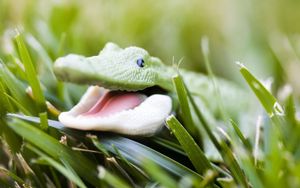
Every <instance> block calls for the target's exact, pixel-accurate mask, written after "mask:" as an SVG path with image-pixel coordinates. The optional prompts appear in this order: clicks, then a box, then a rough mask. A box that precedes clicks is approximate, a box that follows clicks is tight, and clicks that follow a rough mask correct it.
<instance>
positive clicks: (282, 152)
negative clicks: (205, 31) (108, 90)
mask: <svg viewBox="0 0 300 188" xmlns="http://www.w3.org/2000/svg"><path fill="white" fill-rule="evenodd" d="M32 37H33V36H30V35H17V36H16V38H15V39H14V41H13V42H15V43H16V47H15V48H14V51H13V53H11V54H9V60H6V61H5V62H1V69H0V102H1V106H2V108H1V109H0V113H1V124H0V127H1V129H0V133H1V146H2V147H1V148H2V149H1V150H0V156H1V160H2V159H3V161H6V162H5V163H4V164H5V165H3V166H1V168H0V186H1V187H2V186H3V187H9V186H14V185H18V186H21V187H47V186H48V187H66V186H74V187H76V186H77V187H80V188H82V187H91V186H95V187H102V186H104V187H109V186H112V187H236V186H241V187H258V188H259V187H283V186H289V187H297V186H300V174H299V171H300V169H299V167H300V161H299V147H298V146H297V143H299V139H300V135H299V134H300V129H299V122H298V120H297V119H296V116H295V114H296V111H295V104H294V101H293V97H292V94H289V95H287V97H286V99H285V102H284V104H283V106H284V108H282V107H281V105H280V104H279V102H278V101H277V99H276V97H275V96H273V95H272V94H271V93H270V92H269V91H268V90H267V89H266V88H265V86H264V85H263V84H262V83H261V82H260V81H259V80H257V79H256V78H255V77H254V76H253V75H252V74H251V73H250V72H249V70H248V69H247V68H246V67H244V66H240V72H241V74H242V76H243V77H244V78H245V80H246V82H247V83H248V85H249V87H250V88H251V89H252V91H253V92H254V94H255V95H256V96H257V98H258V101H259V102H260V103H261V106H262V107H263V108H264V109H265V113H263V114H261V115H262V116H263V117H264V121H263V122H262V124H261V125H260V126H261V127H262V128H263V133H262V134H258V133H259V131H257V135H256V136H257V140H258V144H255V143H252V142H249V140H247V139H248V138H246V137H245V135H243V134H242V132H241V131H240V130H239V126H238V125H237V124H236V123H235V122H233V121H231V124H232V126H229V130H232V132H233V134H230V135H231V137H230V138H228V137H226V134H227V133H226V132H225V131H223V132H220V133H216V132H213V130H211V129H210V126H209V125H208V123H207V121H206V120H205V118H204V116H203V115H202V112H201V111H200V109H198V108H197V107H196V105H195V102H194V101H193V98H192V97H191V95H190V93H189V91H188V90H186V88H185V84H184V83H183V81H182V79H181V77H180V75H175V77H174V80H173V81H174V85H175V88H176V90H177V95H178V99H179V102H180V106H181V109H180V110H181V112H182V115H183V116H182V117H180V118H179V119H182V120H183V121H182V122H180V121H178V119H177V118H176V117H174V116H170V117H169V118H168V119H167V120H166V123H167V125H168V127H169V128H170V132H173V135H169V136H168V137H152V138H145V139H136V138H126V137H124V136H120V135H114V134H108V133H96V132H83V131H76V130H70V129H66V128H64V127H63V126H61V124H60V123H59V122H57V121H55V119H56V118H57V113H52V112H53V111H51V110H50V111H49V110H47V102H46V101H49V102H51V103H52V104H53V105H54V106H56V107H57V108H58V109H60V110H64V109H67V108H68V107H69V105H72V101H76V100H78V97H79V96H80V95H78V96H77V98H75V99H72V98H73V97H74V96H71V95H69V93H72V91H73V90H74V87H77V88H75V89H78V86H73V85H69V84H64V83H59V82H58V81H57V80H56V79H55V77H53V75H52V70H51V66H49V65H47V64H46V63H45V62H49V59H51V58H50V57H49V56H48V54H47V52H46V50H44V48H43V47H42V45H41V44H39V43H38V40H34V41H35V45H34V44H33V43H32V41H33V39H34V38H32ZM28 46H29V47H28ZM33 46H35V47H36V48H33ZM33 51H34V52H35V53H30V52H33ZM34 54H35V55H34ZM33 59H41V61H40V62H41V63H40V64H38V63H34V62H37V61H35V60H33ZM36 72H39V73H40V72H46V73H47V74H36ZM179 72H180V71H179ZM211 75H212V77H213V74H211ZM214 84H215V83H214ZM215 85H216V87H217V84H215ZM29 86H30V88H31V90H30V89H28V87H29ZM75 97H76V96H75ZM220 100H221V99H220ZM48 107H49V104H48ZM48 109H49V108H48ZM191 112H195V114H196V116H197V118H198V119H199V121H200V122H201V124H199V125H198V124H195V123H194V122H193V119H192V118H191ZM20 113H22V114H24V115H28V116H24V115H18V114H20ZM224 114H226V112H224ZM256 118H257V117H253V119H256ZM224 119H225V121H228V122H223V124H226V125H230V122H229V120H226V118H224ZM200 126H203V128H204V130H205V131H206V132H205V134H207V135H208V136H209V139H210V140H211V141H212V143H213V144H214V145H215V147H216V148H217V151H218V152H219V154H220V156H221V157H222V159H221V161H220V162H215V161H210V160H209V159H208V158H207V157H206V156H205V153H204V152H203V150H202V149H201V146H200V145H198V142H197V139H199V137H198V135H197V134H194V133H195V132H197V131H199V130H201V128H200ZM253 126H254V125H253ZM224 135H225V136H224ZM254 151H260V155H259V156H257V155H255V152H254ZM188 161H190V162H188Z"/></svg>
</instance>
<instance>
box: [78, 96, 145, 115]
mask: <svg viewBox="0 0 300 188" xmlns="http://www.w3.org/2000/svg"><path fill="white" fill-rule="evenodd" d="M145 98H146V96H145V95H143V94H139V93H130V92H116V91H109V92H106V93H104V94H103V95H102V96H101V97H100V98H99V100H98V101H97V102H96V104H95V105H94V106H92V107H91V108H90V109H89V110H88V111H87V112H85V113H83V114H81V115H83V116H102V117H103V116H108V115H112V114H115V113H117V112H121V111H124V110H129V109H133V108H134V107H136V106H138V105H140V104H141V103H142V102H143V101H144V99H145Z"/></svg>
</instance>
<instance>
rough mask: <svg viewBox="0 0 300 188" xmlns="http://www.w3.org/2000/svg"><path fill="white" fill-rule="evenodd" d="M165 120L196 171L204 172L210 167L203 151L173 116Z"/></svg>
mask: <svg viewBox="0 0 300 188" xmlns="http://www.w3.org/2000/svg"><path fill="white" fill-rule="evenodd" d="M166 122H167V125H168V126H169V127H170V129H171V130H172V132H173V133H174V135H175V136H176V138H177V139H178V141H179V143H180V144H181V146H182V148H183V149H184V151H185V152H186V153H187V156H188V157H189V159H190V160H191V162H192V164H193V165H194V167H195V168H196V170H197V172H199V173H200V174H204V173H205V172H206V171H207V170H208V169H212V166H211V165H210V162H209V160H208V159H207V158H206V157H205V155H204V153H203V151H202V150H201V149H200V147H199V146H198V145H197V144H196V142H195V141H194V139H193V138H192V137H191V135H189V133H188V132H187V131H186V130H185V129H184V128H183V126H182V125H181V124H180V122H179V121H178V120H177V119H176V118H175V116H173V115H171V116H169V117H168V118H167V120H166Z"/></svg>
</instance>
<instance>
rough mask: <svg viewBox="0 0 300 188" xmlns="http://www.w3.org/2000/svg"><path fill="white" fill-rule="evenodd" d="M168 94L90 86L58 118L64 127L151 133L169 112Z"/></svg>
mask: <svg viewBox="0 0 300 188" xmlns="http://www.w3.org/2000/svg"><path fill="white" fill-rule="evenodd" d="M171 110H172V101H171V98H170V97H169V96H168V95H162V94H153V95H150V96H146V95H145V94H142V93H138V92H125V91H110V90H107V89H104V88H102V87H99V86H90V87H89V88H88V89H87V91H86V93H85V94H84V95H83V96H82V98H81V99H80V101H79V103H78V104H77V105H75V106H74V107H73V108H72V109H71V110H70V111H68V112H62V113H61V114H60V115H59V117H58V119H59V121H60V122H61V123H62V124H64V125H65V126H66V127H70V128H74V129H80V130H96V131H111V132H116V133H121V134H127V135H152V134H155V133H156V132H157V131H159V130H160V129H161V128H162V126H163V124H164V121H165V119H166V118H167V116H168V115H169V114H170V113H171Z"/></svg>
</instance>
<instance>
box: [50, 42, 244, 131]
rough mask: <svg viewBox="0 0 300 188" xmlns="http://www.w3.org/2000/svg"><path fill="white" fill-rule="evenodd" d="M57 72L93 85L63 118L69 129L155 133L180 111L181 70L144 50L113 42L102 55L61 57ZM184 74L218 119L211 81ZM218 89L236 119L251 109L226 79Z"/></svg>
mask: <svg viewBox="0 0 300 188" xmlns="http://www.w3.org/2000/svg"><path fill="white" fill-rule="evenodd" d="M54 71H55V74H56V76H57V77H58V78H59V79H60V80H63V81H68V82H72V83H78V84H89V85H92V86H90V87H89V88H88V90H87V91H86V93H85V94H84V95H83V97H82V98H81V100H80V102H79V103H78V104H77V105H76V106H74V107H73V108H72V109H71V110H70V111H68V112H63V113H61V114H60V116H59V120H60V121H61V122H62V123H63V124H64V125H65V126H67V127H71V128H75V129H81V130H99V131H112V132H117V133H121V134H127V135H152V134H154V133H156V132H157V131H158V130H160V129H161V127H162V126H163V124H164V121H165V119H166V118H167V117H168V116H169V114H170V113H171V112H172V111H174V110H176V109H174V108H176V107H175V106H177V105H174V104H176V102H175V101H174V100H176V97H171V96H174V95H172V94H174V93H175V90H174V86H173V83H172V76H174V75H175V74H177V72H176V71H177V70H176V68H174V67H169V66H166V65H164V64H163V63H162V62H161V60H160V59H158V58H156V57H152V56H150V55H149V53H148V52H147V51H146V50H144V49H142V48H138V47H128V48H125V49H122V48H120V47H119V46H118V45H116V44H114V43H107V44H106V45H105V47H104V48H103V50H102V51H101V52H100V53H99V55H97V56H92V57H84V56H80V55H74V54H71V55H67V56H65V57H61V58H59V59H57V60H56V62H55V65H54ZM180 73H181V75H182V77H183V79H184V81H185V83H186V85H187V88H188V89H189V91H190V92H191V93H192V95H193V97H194V99H195V101H196V102H197V104H198V105H199V107H200V108H201V109H202V111H204V112H205V116H206V117H207V118H208V119H209V117H212V116H218V104H217V103H218V100H216V97H215V91H214V87H213V84H212V82H211V80H210V79H209V78H208V77H207V76H204V75H202V74H199V73H194V72H190V71H186V70H180ZM218 86H219V90H220V94H221V99H222V101H223V106H224V109H225V110H226V112H227V113H228V114H229V115H230V117H232V118H235V117H237V116H238V113H239V111H240V110H241V109H245V108H246V103H245V102H244V101H245V100H244V99H245V96H246V94H245V92H243V91H242V90H241V89H240V88H238V87H237V86H236V85H234V84H233V83H230V82H228V81H225V80H222V79H218ZM172 104H173V105H172ZM172 106H173V107H172Z"/></svg>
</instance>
